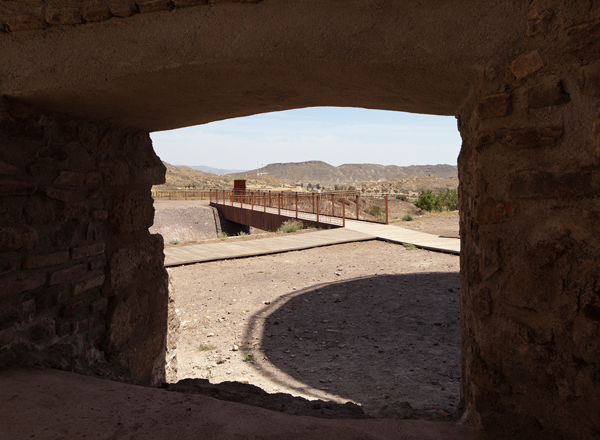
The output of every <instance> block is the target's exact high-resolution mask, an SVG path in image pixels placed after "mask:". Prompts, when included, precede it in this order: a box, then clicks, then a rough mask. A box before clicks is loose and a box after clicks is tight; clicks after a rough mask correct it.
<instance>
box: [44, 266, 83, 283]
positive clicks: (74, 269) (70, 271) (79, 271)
mask: <svg viewBox="0 0 600 440" xmlns="http://www.w3.org/2000/svg"><path fill="white" fill-rule="evenodd" d="M86 272H87V267H86V265H85V264H78V265H76V266H71V267H69V268H67V269H61V270H59V271H56V272H54V273H53V274H52V275H50V282H49V284H50V285H51V286H54V285H56V284H61V283H65V282H67V281H73V280H75V279H77V278H80V277H81V276H82V275H83V274H85V273H86Z"/></svg>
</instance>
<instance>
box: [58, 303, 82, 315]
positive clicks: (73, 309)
mask: <svg viewBox="0 0 600 440" xmlns="http://www.w3.org/2000/svg"><path fill="white" fill-rule="evenodd" d="M82 305H83V302H81V301H77V302H74V303H72V304H69V305H68V306H65V307H62V308H61V309H60V316H61V317H62V318H72V317H73V316H75V315H78V314H80V313H81V312H79V310H77V309H79V307H80V306H82ZM80 310H81V309H80Z"/></svg>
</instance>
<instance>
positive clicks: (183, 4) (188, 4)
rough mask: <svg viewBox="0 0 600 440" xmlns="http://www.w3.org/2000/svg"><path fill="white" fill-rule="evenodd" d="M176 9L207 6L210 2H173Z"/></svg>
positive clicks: (197, 0)
mask: <svg viewBox="0 0 600 440" xmlns="http://www.w3.org/2000/svg"><path fill="white" fill-rule="evenodd" d="M173 4H174V5H175V7H176V8H186V7H188V6H196V5H206V4H208V0H173Z"/></svg>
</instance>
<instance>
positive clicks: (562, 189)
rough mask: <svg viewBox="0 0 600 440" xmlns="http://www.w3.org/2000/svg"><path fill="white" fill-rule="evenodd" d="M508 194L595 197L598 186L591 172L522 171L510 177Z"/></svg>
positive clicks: (531, 197)
mask: <svg viewBox="0 0 600 440" xmlns="http://www.w3.org/2000/svg"><path fill="white" fill-rule="evenodd" d="M511 180H512V182H511V184H510V188H509V195H510V197H511V198H515V199H565V198H569V199H570V198H578V197H579V198H581V197H597V196H598V193H599V191H600V188H598V187H597V184H596V185H595V184H594V179H593V175H592V173H591V172H589V171H588V172H586V171H584V170H582V171H581V172H565V173H553V172H549V171H522V172H520V173H517V174H516V175H514V177H512V179H511Z"/></svg>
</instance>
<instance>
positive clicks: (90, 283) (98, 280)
mask: <svg viewBox="0 0 600 440" xmlns="http://www.w3.org/2000/svg"><path fill="white" fill-rule="evenodd" d="M104 278H105V277H104V275H99V276H97V277H94V278H90V279H89V280H85V281H82V282H80V283H77V284H75V285H74V286H73V296H77V295H79V294H80V293H82V292H85V291H86V290H90V289H93V288H94V287H100V286H102V284H104Z"/></svg>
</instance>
